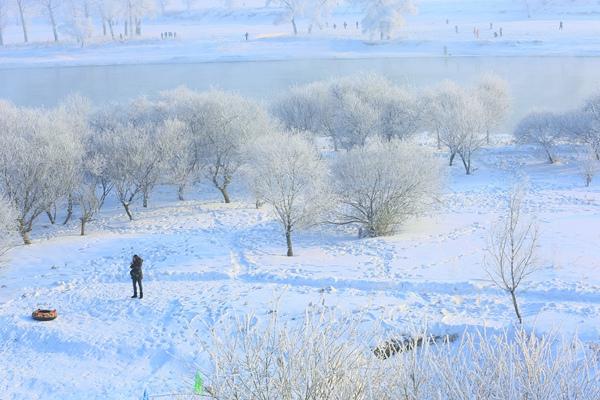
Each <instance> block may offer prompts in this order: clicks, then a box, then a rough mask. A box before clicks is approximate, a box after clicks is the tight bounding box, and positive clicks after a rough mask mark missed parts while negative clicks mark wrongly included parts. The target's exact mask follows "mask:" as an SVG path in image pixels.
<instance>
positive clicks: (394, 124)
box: [379, 86, 423, 140]
mask: <svg viewBox="0 0 600 400" xmlns="http://www.w3.org/2000/svg"><path fill="white" fill-rule="evenodd" d="M381 103H382V105H381V107H380V112H379V132H380V134H381V136H382V137H384V138H385V139H387V140H391V139H392V138H398V139H407V138H409V137H411V136H412V135H414V134H415V133H416V132H417V131H418V130H419V129H420V128H421V126H422V116H423V115H422V110H423V105H422V104H421V103H420V102H419V99H418V98H417V96H415V95H414V94H413V93H410V92H409V91H407V90H404V89H401V88H398V87H393V86H392V87H390V88H389V90H387V91H385V92H384V93H382V96H381Z"/></svg>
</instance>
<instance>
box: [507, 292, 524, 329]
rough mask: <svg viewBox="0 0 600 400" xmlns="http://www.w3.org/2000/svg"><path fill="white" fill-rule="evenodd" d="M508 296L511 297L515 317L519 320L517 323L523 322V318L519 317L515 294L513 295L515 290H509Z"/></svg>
mask: <svg viewBox="0 0 600 400" xmlns="http://www.w3.org/2000/svg"><path fill="white" fill-rule="evenodd" d="M510 296H511V297H512V302H513V307H515V313H516V314H517V319H518V320H519V324H522V323H523V319H522V318H521V313H520V312H519V305H518V304H517V296H515V291H514V290H511V291H510Z"/></svg>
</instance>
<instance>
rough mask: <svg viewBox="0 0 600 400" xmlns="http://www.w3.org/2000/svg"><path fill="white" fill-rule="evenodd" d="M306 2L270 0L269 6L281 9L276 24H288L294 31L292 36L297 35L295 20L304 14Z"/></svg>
mask: <svg viewBox="0 0 600 400" xmlns="http://www.w3.org/2000/svg"><path fill="white" fill-rule="evenodd" d="M306 2H307V0H272V1H271V4H273V5H274V6H279V7H280V8H281V10H282V11H281V14H280V15H279V17H278V22H284V21H285V22H290V23H291V24H292V28H293V29H294V35H297V34H298V26H297V25H296V19H297V18H299V17H301V16H302V15H303V14H304V11H305V8H306V5H307V4H306Z"/></svg>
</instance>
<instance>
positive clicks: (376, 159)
mask: <svg viewBox="0 0 600 400" xmlns="http://www.w3.org/2000/svg"><path fill="white" fill-rule="evenodd" d="M333 168H334V169H333V186H334V188H335V193H336V195H337V198H338V201H339V203H340V208H339V210H338V212H337V214H338V216H337V221H338V222H339V223H342V224H349V223H356V224H358V225H359V226H360V227H361V229H362V234H363V236H369V237H372V236H382V235H389V234H392V233H393V232H394V231H395V229H396V228H397V227H398V225H400V224H402V223H403V222H404V221H405V220H406V219H407V218H408V217H410V216H413V215H415V214H418V213H419V212H420V211H422V210H423V209H424V208H425V207H426V206H427V205H428V204H429V203H430V201H431V199H432V197H433V195H434V194H435V193H436V191H437V189H438V188H439V185H440V181H441V170H440V166H439V163H438V161H437V160H436V159H435V158H434V157H433V155H432V154H431V153H430V152H428V151H426V150H424V149H422V148H418V147H416V146H413V145H411V144H408V143H404V142H401V141H399V140H392V141H390V142H383V141H379V140H377V141H373V142H372V143H370V144H368V145H367V146H365V147H357V148H354V149H352V150H350V151H349V152H347V153H345V154H340V156H339V158H338V160H337V161H336V163H335V165H334V167H333Z"/></svg>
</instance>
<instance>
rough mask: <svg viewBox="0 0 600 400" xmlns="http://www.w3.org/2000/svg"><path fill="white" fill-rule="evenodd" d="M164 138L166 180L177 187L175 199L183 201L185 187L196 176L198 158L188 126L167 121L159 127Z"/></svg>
mask: <svg viewBox="0 0 600 400" xmlns="http://www.w3.org/2000/svg"><path fill="white" fill-rule="evenodd" d="M161 131H162V134H163V138H164V143H165V145H164V159H165V172H166V180H167V181H168V182H169V183H172V184H175V185H176V186H177V198H178V199H179V200H184V193H185V189H186V187H187V186H188V185H189V184H190V183H192V182H193V181H194V180H195V179H196V177H197V175H198V157H197V156H196V149H195V146H194V141H193V138H192V136H191V133H190V130H189V129H188V125H187V124H185V123H184V122H181V121H179V120H176V119H169V120H166V121H165V122H164V125H163V126H162V127H161Z"/></svg>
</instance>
